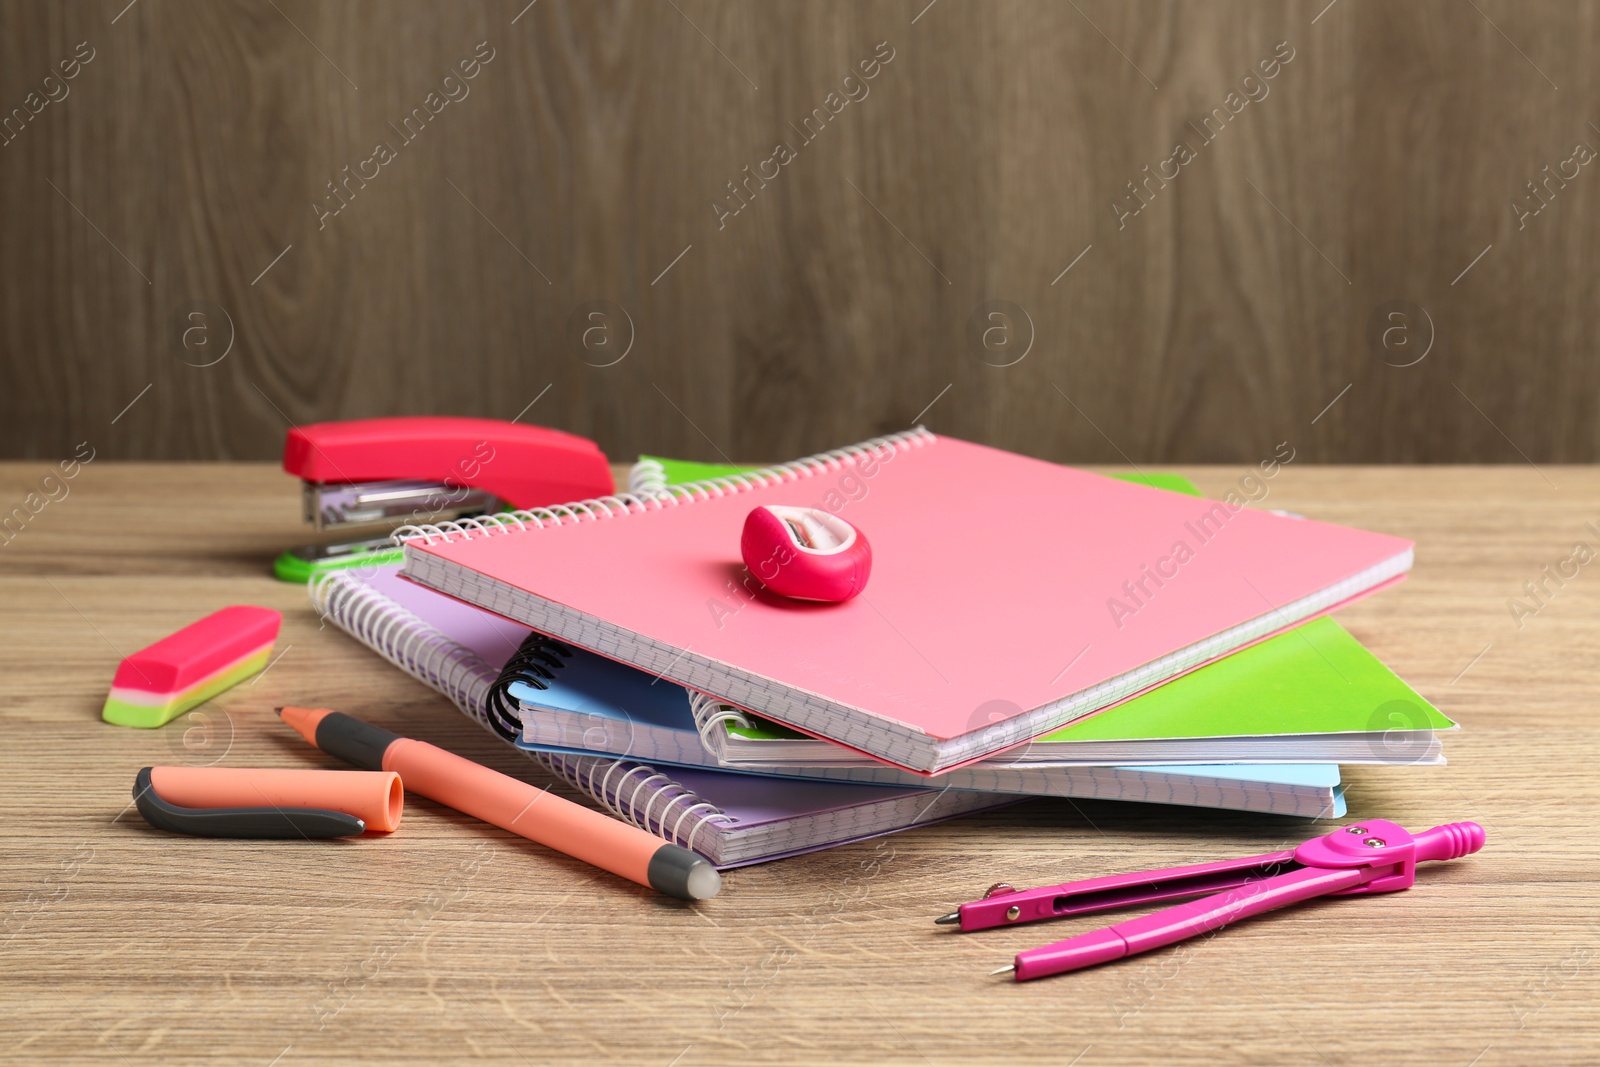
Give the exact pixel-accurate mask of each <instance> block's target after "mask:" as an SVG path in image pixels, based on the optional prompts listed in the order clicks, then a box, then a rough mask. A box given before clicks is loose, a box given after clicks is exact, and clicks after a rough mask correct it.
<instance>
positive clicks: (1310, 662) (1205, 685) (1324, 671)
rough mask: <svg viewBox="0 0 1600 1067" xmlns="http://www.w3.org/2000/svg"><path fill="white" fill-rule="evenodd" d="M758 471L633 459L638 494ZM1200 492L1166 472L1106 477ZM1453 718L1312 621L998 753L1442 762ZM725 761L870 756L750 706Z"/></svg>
mask: <svg viewBox="0 0 1600 1067" xmlns="http://www.w3.org/2000/svg"><path fill="white" fill-rule="evenodd" d="M752 469H755V468H747V467H732V466H725V465H718V464H709V463H691V462H686V461H682V460H672V459H664V458H660V457H649V456H642V457H640V462H639V464H638V465H637V466H635V468H634V471H633V474H632V475H631V476H630V478H629V488H630V489H632V490H633V491H635V492H660V491H662V490H663V489H665V488H666V487H667V486H670V485H673V484H677V483H679V482H683V481H695V480H703V479H706V478H718V477H726V476H728V475H732V474H737V473H741V472H743V471H746V470H752ZM1113 477H1119V478H1123V479H1125V480H1127V481H1132V482H1139V483H1141V484H1145V485H1151V486H1154V487H1156V488H1160V489H1167V490H1171V491H1173V492H1180V493H1186V494H1189V495H1191V496H1198V495H1200V494H1199V490H1197V489H1196V488H1195V486H1194V485H1193V483H1191V482H1189V481H1188V480H1187V479H1185V478H1182V477H1179V476H1178V475H1173V474H1149V475H1140V474H1130V475H1114V476H1113ZM1455 726H1456V724H1455V723H1454V722H1452V721H1451V720H1450V719H1449V718H1447V717H1445V716H1444V715H1443V714H1441V713H1440V712H1439V710H1438V709H1437V708H1435V707H1433V706H1432V705H1431V704H1429V703H1428V702H1427V701H1426V700H1424V699H1423V698H1422V697H1421V696H1420V695H1418V693H1417V692H1416V690H1414V689H1412V688H1411V687H1410V686H1409V685H1407V684H1406V683H1405V682H1404V681H1402V680H1401V679H1400V678H1399V677H1398V676H1397V675H1396V674H1395V673H1394V672H1393V671H1391V670H1389V668H1387V667H1385V666H1384V665H1383V664H1382V663H1381V662H1380V661H1379V660H1378V658H1377V657H1376V656H1374V655H1373V654H1372V653H1371V652H1368V651H1367V649H1366V648H1365V647H1364V646H1363V645H1362V644H1361V643H1360V642H1359V641H1357V640H1356V639H1355V638H1354V637H1352V636H1350V634H1349V633H1348V632H1347V631H1346V630H1345V629H1344V627H1342V626H1340V625H1339V624H1338V623H1337V622H1335V621H1334V620H1333V619H1331V618H1328V617H1326V616H1324V617H1322V618H1318V619H1313V620H1312V621H1311V622H1308V623H1304V624H1302V625H1300V626H1297V627H1295V628H1294V629H1292V630H1289V631H1287V632H1285V633H1281V634H1278V635H1277V636H1275V637H1271V638H1268V639H1267V640H1265V641H1263V642H1261V643H1260V644H1257V645H1252V646H1251V647H1249V648H1246V649H1243V650H1241V651H1239V652H1236V653H1234V654H1233V655H1231V656H1226V657H1224V658H1223V659H1220V660H1218V661H1216V662H1215V663H1211V664H1208V665H1206V666H1204V667H1201V668H1199V669H1198V670H1195V671H1191V672H1190V673H1188V674H1186V675H1183V676H1181V677H1179V678H1177V679H1174V680H1173V681H1170V682H1167V683H1166V684H1165V685H1161V686H1157V687H1156V688H1154V689H1151V690H1148V691H1146V692H1144V693H1142V694H1140V695H1139V696H1136V697H1134V698H1133V699H1131V700H1129V701H1127V702H1125V703H1123V704H1119V705H1117V706H1116V707H1114V708H1108V709H1107V710H1105V711H1102V712H1100V713H1098V714H1096V715H1091V716H1089V717H1087V718H1084V719H1080V720H1078V721H1077V722H1074V723H1071V724H1069V725H1067V726H1064V727H1062V728H1061V729H1059V730H1056V731H1054V732H1053V733H1049V734H1046V735H1045V736H1043V737H1041V738H1038V739H1036V740H1034V741H1032V742H1031V743H1029V744H1028V745H1026V746H1024V747H1022V748H1020V749H1013V750H1011V751H1009V752H1006V753H1003V754H1001V755H1000V756H998V757H996V760H997V761H1002V762H1050V763H1079V762H1081V763H1140V762H1145V763H1173V762H1196V763H1225V762H1230V761H1249V762H1284V763H1306V762H1337V763H1442V762H1443V756H1442V754H1441V746H1440V744H1439V741H1438V738H1437V737H1436V736H1435V735H1436V733H1437V732H1439V731H1444V730H1452V729H1454V728H1455ZM702 738H703V740H704V741H705V742H706V745H707V747H708V748H710V749H711V751H712V752H713V753H714V754H715V755H716V756H718V757H719V758H720V759H722V760H723V761H724V762H726V763H728V764H738V763H745V762H749V763H769V764H770V763H780V764H781V763H791V764H817V765H835V764H837V765H848V764H852V763H855V762H866V763H870V762H872V760H871V759H870V758H869V757H866V756H862V755H860V754H858V753H854V752H852V751H850V750H848V749H844V748H841V747H840V746H838V745H834V744H832V743H831V742H828V741H820V740H817V739H816V738H812V737H808V736H806V735H805V734H801V733H797V732H796V731H793V730H790V729H788V728H787V727H784V726H780V725H778V724H777V723H772V722H768V721H766V720H763V719H760V718H758V717H756V716H754V715H751V714H750V713H748V712H740V713H738V715H737V717H728V716H713V717H709V718H708V719H707V729H706V730H705V732H703V734H702Z"/></svg>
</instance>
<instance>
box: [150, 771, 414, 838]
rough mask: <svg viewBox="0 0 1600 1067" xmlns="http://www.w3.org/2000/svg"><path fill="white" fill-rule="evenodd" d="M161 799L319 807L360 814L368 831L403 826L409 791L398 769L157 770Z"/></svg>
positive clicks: (189, 804) (193, 804)
mask: <svg viewBox="0 0 1600 1067" xmlns="http://www.w3.org/2000/svg"><path fill="white" fill-rule="evenodd" d="M150 784H151V787H152V789H153V790H154V791H155V793H156V794H157V795H158V796H160V797H161V799H163V800H165V801H167V802H168V803H171V804H176V805H178V806H179V807H184V808H269V809H271V808H317V809H323V810H327V811H342V812H345V813H346V814H349V815H354V816H356V817H357V818H359V819H361V820H362V821H363V822H364V823H366V825H367V829H368V830H378V831H381V832H383V833H388V832H390V831H392V830H394V829H396V828H397V827H399V825H400V810H401V807H402V806H403V804H404V798H405V791H404V790H403V789H402V788H401V785H400V776H399V775H398V774H396V773H394V772H393V771H308V770H285V769H279V768H263V767H152V768H151V769H150Z"/></svg>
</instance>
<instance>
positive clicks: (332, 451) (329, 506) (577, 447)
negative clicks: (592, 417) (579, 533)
mask: <svg viewBox="0 0 1600 1067" xmlns="http://www.w3.org/2000/svg"><path fill="white" fill-rule="evenodd" d="M283 469H284V470H286V471H288V472H289V473H290V474H293V475H295V476H296V477H298V478H300V479H301V480H302V481H303V482H304V483H305V495H304V500H305V519H306V521H307V522H309V523H311V525H312V526H314V527H315V528H317V529H319V530H324V529H329V528H331V527H336V526H369V525H376V524H382V525H385V526H387V527H388V528H390V529H393V528H395V527H398V526H402V525H405V524H406V523H416V522H427V521H436V520H440V519H447V518H460V517H462V516H465V515H478V514H484V513H486V512H491V511H499V510H505V509H508V508H530V507H539V506H542V505H546V504H565V503H568V502H570V501H574V500H586V499H589V498H591V497H600V496H607V495H610V494H611V493H613V492H614V491H615V486H614V484H613V483H612V480H611V467H610V465H609V464H608V463H607V462H606V457H605V454H604V453H603V452H601V451H600V448H599V446H597V445H596V444H595V443H594V442H593V441H589V440H586V439H584V438H582V437H577V436H575V435H573V434H569V433H562V432H561V431H559V430H551V429H548V428H546V427H543V426H527V425H524V424H522V423H516V422H502V421H500V420H498V419H471V418H456V417H451V416H439V415H419V416H399V417H395V418H382V419H353V420H350V421H347V422H319V423H313V424H311V425H309V426H297V427H294V428H293V429H291V430H290V431H289V438H288V440H287V442H285V444H284V448H283ZM391 556H392V557H393V558H395V559H398V558H399V557H398V550H396V549H395V548H394V546H393V545H392V544H391V543H390V541H389V538H388V536H387V534H385V535H383V536H370V537H367V538H365V539H362V540H357V541H347V542H341V543H338V544H323V545H307V546H305V547H303V548H295V549H290V550H289V551H288V552H285V553H284V554H283V555H281V556H279V557H278V559H277V561H276V563H275V564H274V567H273V569H274V571H275V572H276V574H277V576H278V577H279V578H281V579H283V580H284V581H294V582H304V581H309V580H310V579H311V578H313V577H315V576H316V575H317V574H319V573H322V572H323V571H327V570H336V569H340V568H343V567H350V566H354V565H356V564H358V563H370V562H379V561H380V560H386V559H387V558H388V557H391Z"/></svg>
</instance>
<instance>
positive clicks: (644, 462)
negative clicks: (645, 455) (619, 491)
mask: <svg viewBox="0 0 1600 1067" xmlns="http://www.w3.org/2000/svg"><path fill="white" fill-rule="evenodd" d="M666 491H667V468H666V467H665V466H663V465H662V463H661V461H660V460H659V459H641V460H640V461H639V462H637V463H635V464H634V465H633V469H632V470H630V471H629V472H628V493H629V495H631V496H657V495H659V494H661V493H664V492H666Z"/></svg>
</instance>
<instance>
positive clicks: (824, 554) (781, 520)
mask: <svg viewBox="0 0 1600 1067" xmlns="http://www.w3.org/2000/svg"><path fill="white" fill-rule="evenodd" d="M739 552H740V555H742V556H743V557H744V563H745V566H747V567H749V568H750V573H751V574H754V575H755V576H756V577H757V578H758V579H760V581H761V584H762V585H764V586H766V587H767V588H768V589H770V590H772V591H773V592H774V593H777V594H778V595H779V596H786V597H791V598H793V599H795V600H822V601H827V602H830V603H838V602H840V601H844V600H849V599H850V598H851V597H853V596H855V595H856V594H857V593H859V592H861V590H863V589H865V588H866V585H867V576H868V575H869V574H871V573H872V546H871V545H869V544H867V539H866V536H865V535H863V534H862V532H861V531H860V530H858V529H856V528H855V527H854V526H852V525H850V524H849V523H848V522H845V521H844V520H843V519H841V518H839V516H837V515H830V514H829V513H827V512H825V511H819V510H817V509H816V508H791V507H782V506H779V505H770V506H767V505H763V506H762V507H758V508H755V509H754V510H752V511H751V512H750V514H749V515H747V516H745V520H744V534H743V536H741V537H740V539H739Z"/></svg>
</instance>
